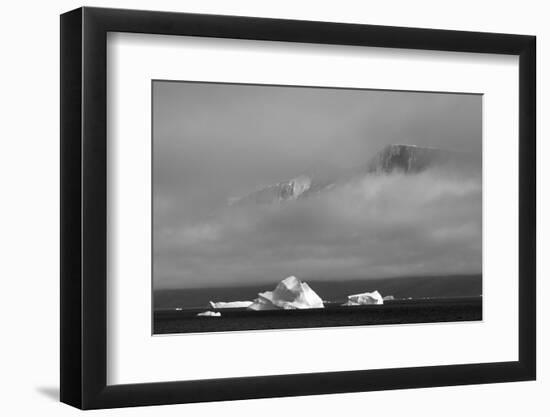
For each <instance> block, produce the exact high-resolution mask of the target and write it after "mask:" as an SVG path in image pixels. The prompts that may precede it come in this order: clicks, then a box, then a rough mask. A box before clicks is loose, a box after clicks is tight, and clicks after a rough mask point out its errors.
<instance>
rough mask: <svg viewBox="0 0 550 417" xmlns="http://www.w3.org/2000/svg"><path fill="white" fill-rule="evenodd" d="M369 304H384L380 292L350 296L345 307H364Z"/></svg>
mask: <svg viewBox="0 0 550 417" xmlns="http://www.w3.org/2000/svg"><path fill="white" fill-rule="evenodd" d="M369 304H384V299H383V298H382V295H381V294H380V293H379V292H378V291H374V292H365V293H362V294H353V295H348V301H347V302H346V303H344V304H342V305H344V306H362V305H369Z"/></svg>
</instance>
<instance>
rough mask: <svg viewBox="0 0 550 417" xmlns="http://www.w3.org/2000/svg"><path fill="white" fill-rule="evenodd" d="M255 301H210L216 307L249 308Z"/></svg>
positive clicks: (211, 305)
mask: <svg viewBox="0 0 550 417" xmlns="http://www.w3.org/2000/svg"><path fill="white" fill-rule="evenodd" d="M253 303H254V302H253V301H228V302H225V301H219V302H217V303H215V302H214V301H210V307H212V308H215V309H220V308H248V307H250V306H251V305H252V304H253Z"/></svg>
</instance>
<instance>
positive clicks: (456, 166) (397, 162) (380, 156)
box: [229, 144, 476, 206]
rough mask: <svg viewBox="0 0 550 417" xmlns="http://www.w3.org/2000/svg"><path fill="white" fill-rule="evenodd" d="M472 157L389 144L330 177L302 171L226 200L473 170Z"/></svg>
mask: <svg viewBox="0 0 550 417" xmlns="http://www.w3.org/2000/svg"><path fill="white" fill-rule="evenodd" d="M474 160H475V158H473V157H472V155H469V154H467V153H463V152H456V151H449V150H445V149H440V148H435V147H422V146H416V145H404V144H392V145H388V146H386V147H384V148H383V149H382V150H381V151H380V152H378V153H377V154H376V155H375V156H374V157H373V158H371V159H370V160H369V161H368V162H367V163H366V164H364V165H361V166H356V167H351V168H350V169H348V170H347V171H344V172H341V173H339V175H337V176H333V177H328V178H327V177H326V176H325V177H321V176H319V177H318V176H317V175H315V174H302V175H299V176H297V177H295V178H292V179H290V180H287V181H282V182H279V183H276V184H273V185H268V186H266V187H263V188H260V189H259V190H256V191H253V192H251V193H250V194H247V195H245V196H243V197H236V198H235V197H233V198H230V199H229V204H230V205H232V206H239V205H247V204H272V203H281V202H285V201H291V200H296V199H299V198H307V197H311V196H313V195H317V194H319V193H321V192H325V191H329V190H331V189H334V187H337V186H341V185H345V184H348V183H350V182H353V181H357V180H361V179H363V178H364V177H365V176H368V175H384V174H386V175H387V174H392V173H401V174H405V175H414V174H418V173H421V172H423V171H425V170H427V169H430V168H438V169H441V170H447V171H458V170H466V169H471V168H473V169H475V168H476V165H475V164H474V163H473V162H474Z"/></svg>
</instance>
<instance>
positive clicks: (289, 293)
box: [248, 276, 325, 311]
mask: <svg viewBox="0 0 550 417" xmlns="http://www.w3.org/2000/svg"><path fill="white" fill-rule="evenodd" d="M324 307H325V306H324V304H323V300H322V299H321V297H319V296H318V295H317V293H316V292H315V291H313V290H312V289H311V287H310V286H309V285H307V283H305V282H302V281H300V280H299V279H298V278H296V277H295V276H290V277H288V278H285V279H284V280H282V281H281V282H279V284H277V287H276V288H275V289H274V290H273V291H265V292H261V293H259V294H258V298H256V299H255V300H254V302H253V303H252V304H251V305H250V306H249V307H248V309H250V310H256V311H259V310H280V309H283V310H293V309H308V308H324Z"/></svg>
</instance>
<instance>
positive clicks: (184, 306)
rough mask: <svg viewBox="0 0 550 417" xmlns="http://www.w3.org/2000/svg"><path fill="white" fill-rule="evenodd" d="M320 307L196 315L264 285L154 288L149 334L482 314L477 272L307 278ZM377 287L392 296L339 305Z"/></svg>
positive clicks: (476, 317) (402, 321) (243, 298)
mask: <svg viewBox="0 0 550 417" xmlns="http://www.w3.org/2000/svg"><path fill="white" fill-rule="evenodd" d="M307 283H308V284H309V286H310V287H311V288H312V289H313V290H314V291H315V292H316V293H317V294H318V295H319V296H320V297H321V298H322V299H323V301H324V302H325V308H324V309H309V310H273V311H250V310H246V309H220V310H219V312H221V314H222V316H221V317H197V313H200V312H203V311H206V310H210V311H214V310H212V308H211V307H210V305H209V301H246V300H253V299H254V298H256V297H257V294H258V293H259V292H262V291H266V290H273V289H274V288H275V286H276V285H277V283H276V282H274V283H273V284H270V285H261V286H243V287H216V288H200V289H177V290H157V291H155V292H154V320H153V326H154V328H153V333H154V334H167V333H189V332H192V333H196V332H220V331H239V330H266V329H294V328H312V327H337V326H357V325H375V324H405V323H431V322H453V321H474V320H481V319H482V297H481V293H482V277H481V275H479V274H478V275H453V276H429V277H400V278H383V279H368V280H350V281H315V280H308V281H307ZM375 290H377V291H379V292H380V293H381V294H382V296H384V297H385V296H389V295H391V296H393V298H394V299H393V300H386V301H385V302H384V304H383V305H365V306H351V307H350V306H346V307H345V306H341V304H342V303H344V302H345V301H346V300H347V296H348V295H350V294H356V293H362V292H371V291H375Z"/></svg>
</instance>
